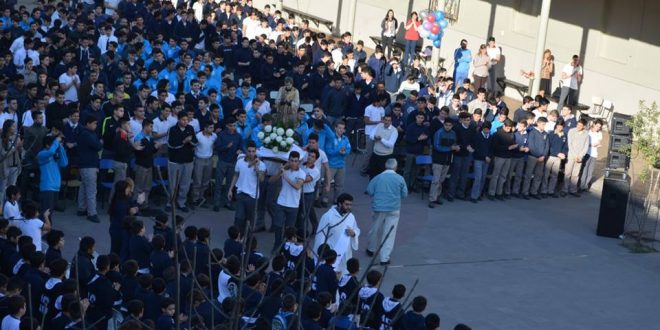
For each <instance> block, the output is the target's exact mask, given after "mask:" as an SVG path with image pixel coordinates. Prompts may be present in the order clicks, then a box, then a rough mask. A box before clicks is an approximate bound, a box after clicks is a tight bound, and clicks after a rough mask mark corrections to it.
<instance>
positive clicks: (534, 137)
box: [522, 117, 549, 199]
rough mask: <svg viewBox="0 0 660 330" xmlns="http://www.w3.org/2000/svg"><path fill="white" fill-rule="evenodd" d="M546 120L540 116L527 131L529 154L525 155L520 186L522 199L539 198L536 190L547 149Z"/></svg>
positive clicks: (540, 178) (541, 177) (537, 189)
mask: <svg viewBox="0 0 660 330" xmlns="http://www.w3.org/2000/svg"><path fill="white" fill-rule="evenodd" d="M547 122H548V120H547V119H546V118H544V117H540V118H539V119H538V120H536V127H534V128H533V129H532V130H531V131H529V140H528V141H527V147H528V148H529V154H528V155H527V165H526V168H525V181H524V182H523V187H522V194H523V198H524V199H529V197H530V196H531V197H533V198H536V199H541V197H539V195H538V192H539V187H540V186H541V181H542V180H543V169H544V167H545V161H546V157H547V155H548V149H549V144H548V133H546V131H545V124H546V123H547Z"/></svg>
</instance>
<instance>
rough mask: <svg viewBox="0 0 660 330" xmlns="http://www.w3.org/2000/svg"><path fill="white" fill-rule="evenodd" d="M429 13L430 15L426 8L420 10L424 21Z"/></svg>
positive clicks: (420, 17) (420, 15)
mask: <svg viewBox="0 0 660 330" xmlns="http://www.w3.org/2000/svg"><path fill="white" fill-rule="evenodd" d="M428 15H429V11H428V10H426V9H424V10H422V11H420V12H419V19H421V20H422V21H424V20H426V16H428Z"/></svg>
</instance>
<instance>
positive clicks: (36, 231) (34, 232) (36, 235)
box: [9, 219, 44, 251]
mask: <svg viewBox="0 0 660 330" xmlns="http://www.w3.org/2000/svg"><path fill="white" fill-rule="evenodd" d="M9 223H10V224H11V225H12V226H16V227H17V228H18V229H20V230H21V232H23V235H24V236H30V237H32V243H34V246H36V247H37V251H41V228H43V227H44V222H43V221H41V220H39V219H28V220H25V219H23V220H12V221H10V222H9Z"/></svg>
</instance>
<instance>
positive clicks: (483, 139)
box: [470, 121, 493, 203]
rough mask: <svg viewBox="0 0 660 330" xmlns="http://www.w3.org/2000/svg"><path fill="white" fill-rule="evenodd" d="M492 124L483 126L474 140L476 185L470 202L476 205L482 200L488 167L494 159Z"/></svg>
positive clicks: (487, 123)
mask: <svg viewBox="0 0 660 330" xmlns="http://www.w3.org/2000/svg"><path fill="white" fill-rule="evenodd" d="M490 128H491V124H490V122H489V121H487V122H484V123H483V124H482V125H481V129H480V130H479V133H477V135H476V136H475V138H474V153H473V154H472V155H473V158H474V183H473V184H472V193H471V194H470V201H471V202H472V203H476V202H477V201H478V200H479V199H480V198H481V192H482V190H483V187H484V185H485V183H486V175H487V174H488V166H489V165H490V161H491V159H492V157H493V148H492V143H491V142H492V140H491V139H490Z"/></svg>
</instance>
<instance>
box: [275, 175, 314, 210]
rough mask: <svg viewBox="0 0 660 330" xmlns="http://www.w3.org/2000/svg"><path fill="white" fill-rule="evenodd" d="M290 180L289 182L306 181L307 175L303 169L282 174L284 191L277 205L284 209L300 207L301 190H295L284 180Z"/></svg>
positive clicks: (278, 198)
mask: <svg viewBox="0 0 660 330" xmlns="http://www.w3.org/2000/svg"><path fill="white" fill-rule="evenodd" d="M285 177H286V178H287V179H289V181H292V182H297V181H305V178H306V177H307V174H305V171H303V170H302V169H298V170H297V171H294V170H286V171H284V173H283V174H282V190H281V191H280V195H279V196H278V197H277V204H278V205H281V206H284V207H293V208H297V207H298V205H300V190H296V189H294V188H293V187H292V186H291V185H290V184H289V183H288V182H286V180H284V178H285Z"/></svg>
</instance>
